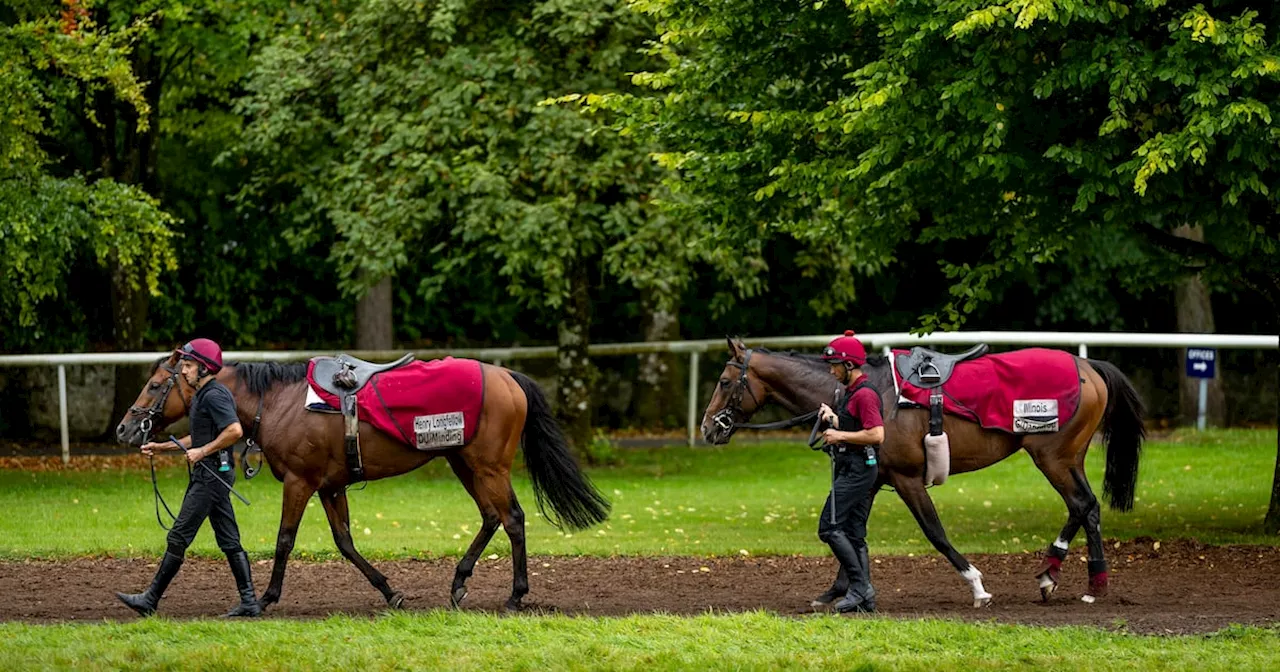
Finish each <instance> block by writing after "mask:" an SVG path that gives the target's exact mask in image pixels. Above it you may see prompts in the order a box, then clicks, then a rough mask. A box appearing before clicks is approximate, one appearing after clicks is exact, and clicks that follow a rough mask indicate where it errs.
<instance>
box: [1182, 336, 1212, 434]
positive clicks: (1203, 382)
mask: <svg viewBox="0 0 1280 672" xmlns="http://www.w3.org/2000/svg"><path fill="white" fill-rule="evenodd" d="M1217 363H1218V349H1217V348H1187V377H1188V378H1199V379H1200V405H1199V409H1198V410H1197V412H1196V429H1197V430H1198V431H1201V432H1203V431H1204V426H1205V409H1206V407H1207V406H1208V405H1209V379H1210V378H1213V377H1214V375H1215V374H1216V373H1217V368H1218V367H1217Z"/></svg>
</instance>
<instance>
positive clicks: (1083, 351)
mask: <svg viewBox="0 0 1280 672" xmlns="http://www.w3.org/2000/svg"><path fill="white" fill-rule="evenodd" d="M1080 359H1089V345H1088V344H1086V343H1081V344H1080Z"/></svg>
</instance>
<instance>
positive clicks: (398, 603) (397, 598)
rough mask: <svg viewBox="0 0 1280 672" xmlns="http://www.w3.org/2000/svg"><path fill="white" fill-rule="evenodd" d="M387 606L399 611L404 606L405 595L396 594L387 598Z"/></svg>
mask: <svg viewBox="0 0 1280 672" xmlns="http://www.w3.org/2000/svg"><path fill="white" fill-rule="evenodd" d="M387 606H388V607H390V608H392V609H399V608H400V607H402V606H404V593H396V594H395V595H392V596H391V597H389V598H387Z"/></svg>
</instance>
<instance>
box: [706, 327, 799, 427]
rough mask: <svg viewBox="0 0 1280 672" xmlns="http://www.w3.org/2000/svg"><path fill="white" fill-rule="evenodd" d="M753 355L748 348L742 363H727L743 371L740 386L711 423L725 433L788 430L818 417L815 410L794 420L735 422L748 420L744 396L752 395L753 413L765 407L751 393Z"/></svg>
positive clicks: (731, 393)
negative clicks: (739, 418)
mask: <svg viewBox="0 0 1280 672" xmlns="http://www.w3.org/2000/svg"><path fill="white" fill-rule="evenodd" d="M751 353H752V350H751V348H747V349H746V350H744V352H743V355H742V361H741V362H739V361H736V360H733V359H731V360H729V361H728V362H727V363H726V365H727V366H736V367H738V368H739V369H741V371H742V373H741V374H739V375H738V386H737V387H735V388H734V389H733V390H732V391H731V392H729V400H728V401H726V402H725V405H724V408H722V409H720V410H719V411H716V414H715V415H713V416H711V422H713V423H715V425H716V426H717V427H719V428H720V429H722V430H725V431H732V430H735V429H786V428H788V427H795V426H796V425H802V424H804V423H806V422H809V421H810V420H813V419H814V418H817V417H818V411H817V409H815V410H812V411H810V412H808V413H805V414H803V415H797V416H795V417H794V418H790V419H787V420H779V421H777V422H765V423H758V424H749V423H745V422H738V421H737V420H735V419H734V417H735V416H738V417H742V418H743V419H745V418H746V415H747V414H746V411H743V410H742V397H743V395H744V394H747V395H751V401H752V402H753V403H754V404H755V406H754V408H753V410H752V413H754V412H755V411H757V410H760V407H761V406H762V405H763V404H761V403H760V400H759V399H758V398H756V393H755V392H752V391H751V385H750V384H749V383H748V382H747V371H748V370H749V369H750V368H751Z"/></svg>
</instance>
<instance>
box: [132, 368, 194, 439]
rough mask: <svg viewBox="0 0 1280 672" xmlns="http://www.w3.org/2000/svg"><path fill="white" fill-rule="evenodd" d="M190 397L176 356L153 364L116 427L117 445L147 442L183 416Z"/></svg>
mask: <svg viewBox="0 0 1280 672" xmlns="http://www.w3.org/2000/svg"><path fill="white" fill-rule="evenodd" d="M194 395H195V388H193V387H192V386H191V384H190V383H189V382H187V380H186V377H185V376H183V375H182V372H181V369H180V368H179V363H178V353H176V352H175V353H173V354H172V355H169V357H168V358H167V359H162V360H160V361H159V362H156V367H155V370H153V371H152V372H151V377H150V378H148V379H147V383H146V384H145V385H143V386H142V391H141V392H139V393H138V398H137V399H136V400H134V402H133V406H131V407H130V408H129V412H128V413H125V416H124V418H122V419H121V420H120V424H119V425H116V438H117V439H118V440H119V441H120V442H121V443H127V444H130V445H134V446H140V445H142V444H143V443H145V442H147V441H149V440H151V433H152V432H153V431H160V430H162V429H164V428H165V427H168V426H169V425H171V424H173V423H174V422H177V421H178V419H179V418H181V417H182V416H184V415H186V414H187V411H189V410H190V408H191V399H192V397H193V396H194Z"/></svg>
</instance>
